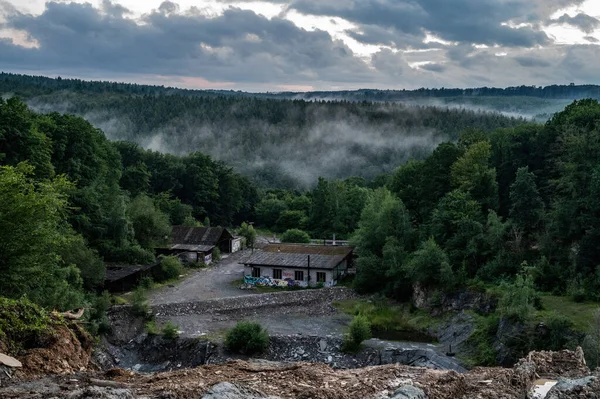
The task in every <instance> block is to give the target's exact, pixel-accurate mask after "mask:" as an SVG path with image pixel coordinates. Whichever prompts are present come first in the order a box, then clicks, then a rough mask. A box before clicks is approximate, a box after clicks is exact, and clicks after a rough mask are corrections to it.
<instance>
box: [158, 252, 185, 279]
mask: <svg viewBox="0 0 600 399" xmlns="http://www.w3.org/2000/svg"><path fill="white" fill-rule="evenodd" d="M181 273H183V268H182V266H181V262H179V259H177V257H176V256H164V257H162V258H161V262H160V266H159V267H155V268H154V271H153V272H152V275H153V276H154V279H155V280H156V281H158V282H159V283H161V282H163V281H167V280H172V279H174V278H177V277H179V275H180V274H181Z"/></svg>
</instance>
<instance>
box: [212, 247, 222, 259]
mask: <svg viewBox="0 0 600 399" xmlns="http://www.w3.org/2000/svg"><path fill="white" fill-rule="evenodd" d="M212 260H213V262H219V261H220V260H221V250H220V249H219V248H217V247H214V248H213V251H212Z"/></svg>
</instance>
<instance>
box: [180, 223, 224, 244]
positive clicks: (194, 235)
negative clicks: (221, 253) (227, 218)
mask: <svg viewBox="0 0 600 399" xmlns="http://www.w3.org/2000/svg"><path fill="white" fill-rule="evenodd" d="M232 237H233V236H232V235H231V234H230V233H229V231H227V229H224V228H223V227H187V226H173V231H172V233H171V242H172V243H173V245H177V244H185V245H217V244H218V243H219V242H221V241H224V240H229V239H231V238H232Z"/></svg>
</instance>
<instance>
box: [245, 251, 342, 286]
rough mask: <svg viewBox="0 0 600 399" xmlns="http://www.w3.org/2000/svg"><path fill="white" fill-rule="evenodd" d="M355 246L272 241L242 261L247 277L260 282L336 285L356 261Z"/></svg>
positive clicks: (254, 281)
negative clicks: (353, 256)
mask: <svg viewBox="0 0 600 399" xmlns="http://www.w3.org/2000/svg"><path fill="white" fill-rule="evenodd" d="M352 252H353V248H352V247H348V246H336V247H334V246H322V245H302V244H269V245H267V246H265V247H264V248H263V249H262V250H259V251H255V252H254V253H253V254H252V255H250V256H249V257H248V258H246V259H245V260H243V261H242V262H241V263H242V264H243V265H244V274H245V277H244V280H245V282H246V283H248V284H253V285H259V286H279V287H289V286H301V287H307V286H311V287H312V286H316V285H319V284H322V285H323V286H325V287H332V286H335V285H336V284H337V283H338V281H339V280H340V279H341V278H343V277H344V276H345V275H346V274H347V272H348V268H349V267H350V266H351V265H350V263H351V262H352Z"/></svg>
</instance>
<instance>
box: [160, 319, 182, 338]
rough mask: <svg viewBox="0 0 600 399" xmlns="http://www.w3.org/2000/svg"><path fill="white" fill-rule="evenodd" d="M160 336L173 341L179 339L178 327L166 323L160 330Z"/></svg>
mask: <svg viewBox="0 0 600 399" xmlns="http://www.w3.org/2000/svg"><path fill="white" fill-rule="evenodd" d="M162 334H163V337H165V338H167V339H175V338H177V337H179V327H177V326H176V325H175V324H173V323H171V322H170V321H168V322H167V324H165V325H164V326H163V328H162Z"/></svg>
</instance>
